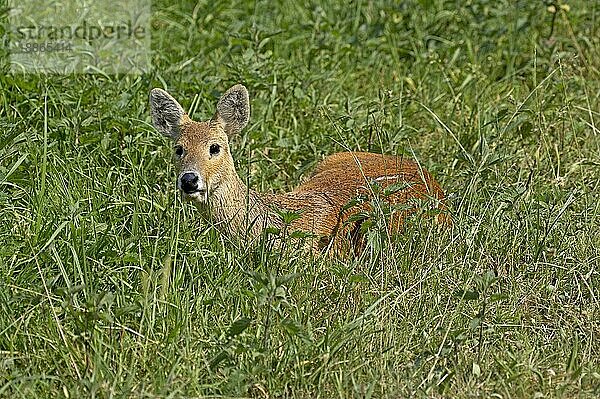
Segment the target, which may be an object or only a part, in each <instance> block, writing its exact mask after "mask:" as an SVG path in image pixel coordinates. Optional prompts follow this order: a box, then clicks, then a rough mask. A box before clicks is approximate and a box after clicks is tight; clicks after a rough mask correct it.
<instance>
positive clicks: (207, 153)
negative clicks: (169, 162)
mask: <svg viewBox="0 0 600 399" xmlns="http://www.w3.org/2000/svg"><path fill="white" fill-rule="evenodd" d="M150 103H151V108H152V117H153V122H154V125H155V126H156V128H157V130H159V131H160V132H162V133H163V134H167V135H169V136H171V137H172V138H173V139H175V140H176V145H175V153H176V157H177V158H178V162H179V167H180V174H179V177H178V179H177V181H178V187H179V188H180V189H181V191H182V192H183V195H184V197H187V198H189V199H192V200H194V201H195V202H196V203H197V204H198V205H199V206H200V207H202V208H205V210H206V211H207V213H208V214H209V216H210V218H211V219H212V221H213V222H214V223H216V225H217V226H218V227H219V228H220V229H221V230H223V231H225V232H228V233H233V234H237V235H243V234H246V233H250V234H251V235H252V236H258V235H260V234H261V232H262V231H263V229H264V228H265V227H267V226H274V227H282V222H281V220H280V218H279V217H278V215H277V213H276V210H277V209H279V210H287V211H293V212H298V213H299V215H300V217H299V218H298V219H296V220H295V221H293V222H292V224H291V226H290V227H291V229H292V230H302V231H305V232H310V233H314V234H315V235H316V236H317V237H319V238H320V239H319V240H315V241H314V243H313V246H312V247H313V249H325V248H326V249H333V251H335V252H340V251H347V250H349V249H352V248H353V247H354V249H356V247H360V246H361V245H362V238H361V237H360V233H359V231H360V223H361V221H360V220H358V221H352V222H348V219H349V218H350V217H351V216H352V215H355V214H356V213H357V212H360V211H364V210H368V209H369V208H370V207H371V203H370V202H368V201H367V202H363V203H359V204H357V205H356V206H353V207H347V206H346V205H347V204H348V203H349V201H351V200H352V199H354V198H356V197H357V196H363V197H366V198H369V197H372V196H373V195H374V192H373V190H372V188H371V184H373V183H375V184H376V185H377V186H378V187H381V188H382V189H384V188H386V187H389V186H390V185H397V186H396V188H397V189H395V190H393V191H392V193H391V194H389V195H387V196H385V198H382V199H383V200H384V201H386V202H387V203H389V204H391V205H407V206H406V207H404V208H405V209H400V210H397V211H394V212H392V214H391V217H390V220H389V221H388V229H389V231H391V232H394V231H398V230H399V229H400V228H401V225H402V221H403V219H404V218H405V217H406V215H407V214H408V213H410V212H412V211H414V210H413V209H411V206H410V202H411V200H413V199H429V200H433V202H434V206H435V207H438V208H439V209H445V208H444V204H443V200H444V193H443V191H442V189H441V188H440V186H439V184H438V183H437V182H436V181H435V180H434V179H433V177H432V176H431V175H430V174H429V172H427V171H426V170H425V169H423V168H421V167H420V166H419V165H418V164H417V163H416V162H414V161H412V160H408V159H405V158H403V157H396V156H387V155H381V154H373V153H366V152H343V153H337V154H333V155H331V156H328V157H327V158H325V159H324V160H323V161H321V162H320V163H319V164H318V165H317V167H316V169H315V171H314V172H313V174H312V175H311V176H310V178H309V179H308V180H307V181H305V182H304V183H303V184H301V185H300V186H298V187H297V188H296V189H295V190H293V191H291V192H289V193H284V194H269V193H258V192H255V191H253V190H250V189H249V188H248V187H247V186H246V185H245V184H244V183H243V182H242V180H241V179H240V178H239V176H238V174H237V172H236V171H235V167H234V164H233V158H232V156H231V153H230V149H229V138H230V136H232V135H233V134H237V133H239V131H240V130H241V129H243V128H244V126H245V125H246V124H247V122H248V119H249V113H250V108H249V100H248V92H247V90H246V88H245V87H244V86H241V85H236V86H233V87H232V88H231V89H229V90H228V91H227V92H226V93H225V94H224V95H223V96H222V97H221V99H220V100H219V103H218V104H217V112H216V114H215V116H214V117H213V118H212V119H211V120H210V121H206V122H194V121H192V120H191V119H190V118H189V117H188V116H187V115H186V114H185V112H184V111H183V108H182V107H181V106H180V105H179V104H178V103H177V101H175V100H174V99H173V98H172V97H171V96H170V95H169V94H168V93H166V92H164V91H162V90H160V89H154V90H152V92H151V95H150ZM398 186H399V187H398ZM438 221H440V222H443V223H449V222H450V220H449V218H448V217H447V216H446V215H444V214H440V215H438Z"/></svg>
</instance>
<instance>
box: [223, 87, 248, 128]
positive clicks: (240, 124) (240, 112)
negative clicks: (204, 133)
mask: <svg viewBox="0 0 600 399" xmlns="http://www.w3.org/2000/svg"><path fill="white" fill-rule="evenodd" d="M214 119H216V120H218V121H220V122H221V123H223V125H224V127H225V132H226V133H227V136H229V137H231V136H232V135H234V134H237V133H239V132H240V131H241V130H242V129H243V128H244V127H246V125H247V124H248V120H250V99H249V97H248V90H246V88H245V87H244V86H243V85H235V86H233V87H231V88H230V89H229V90H227V91H226V92H225V94H223V95H222V96H221V98H220V99H219V102H218V103H217V113H216V115H215V117H214Z"/></svg>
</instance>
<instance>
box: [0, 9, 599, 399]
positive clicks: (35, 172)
mask: <svg viewBox="0 0 600 399" xmlns="http://www.w3.org/2000/svg"><path fill="white" fill-rule="evenodd" d="M175 3H177V4H171V3H170V2H167V1H156V2H155V3H154V4H153V10H152V48H153V56H152V60H153V66H154V68H153V72H151V73H148V74H144V75H139V76H135V75H119V76H116V75H102V74H95V75H85V74H80V75H41V74H40V75H32V74H21V75H18V74H9V73H8V69H9V68H8V64H7V62H6V53H2V57H3V58H2V61H1V63H2V66H0V69H1V70H2V73H0V133H1V134H0V397H10V398H17V397H27V398H34V397H52V398H55V397H70V398H79V397H101V398H103V397H148V398H152V397H215V398H216V397H256V398H277V397H281V398H349V397H356V398H369V397H371V398H401V397H451V398H467V397H496V398H521V397H523V398H553V397H563V398H573V397H589V398H593V397H599V396H600V267H599V264H600V249H599V247H600V122H599V121H600V3H599V2H598V1H586V0H573V1H568V2H567V1H558V2H552V1H546V2H544V1H525V0H521V1H509V0H497V1H491V0H490V1H487V0H473V1H442V0H420V1H416V0H412V1H402V2H394V1H390V2H380V1H372V2H348V1H343V2H342V1H340V2H323V4H318V2H316V1H303V2H302V1H300V2H291V1H290V2H286V1H277V2H266V1H263V2H256V3H252V2H232V3H228V2H221V1H212V2H211V1H199V2H197V3H196V2H195V1H180V2H175ZM396 3H401V4H396ZM0 4H4V3H0ZM3 7H4V8H5V7H6V5H4V6H3ZM0 15H2V17H0V18H3V19H4V20H5V19H6V10H4V11H2V12H0ZM235 83H244V84H245V85H246V86H247V87H248V90H249V91H250V96H251V106H252V116H251V121H250V124H249V126H248V127H247V128H246V129H245V130H244V132H243V134H242V135H241V136H239V137H238V138H237V139H236V140H234V142H233V144H232V145H233V152H234V158H235V159H236V163H237V167H238V172H239V174H240V175H241V176H242V178H243V179H247V180H248V181H249V183H250V185H251V186H253V187H254V188H256V189H258V190H261V191H281V190H289V189H291V188H293V187H294V186H295V185H296V184H298V182H299V181H301V180H302V179H303V178H305V177H306V176H308V174H309V173H310V171H311V169H312V168H313V167H314V166H315V165H316V163H317V162H318V161H319V160H320V159H322V158H323V157H324V156H326V155H328V154H331V153H334V152H337V151H343V150H345V149H352V150H369V151H373V152H383V153H386V154H407V155H410V156H411V157H414V158H416V159H417V160H419V162H420V163H421V164H422V165H424V166H425V167H427V168H428V169H429V170H430V171H431V172H432V173H433V174H434V176H436V178H437V180H438V181H439V182H440V183H441V184H442V186H443V187H444V188H445V190H446V191H447V193H448V194H449V196H450V200H449V206H450V209H451V213H452V216H453V219H454V226H453V228H452V230H451V231H446V232H440V231H438V230H437V229H436V228H434V227H432V226H430V225H428V224H426V223H420V222H419V220H418V219H414V220H412V221H411V223H410V224H409V226H408V227H407V231H406V234H404V235H402V236H400V237H397V238H395V239H393V240H390V239H388V237H385V234H384V233H383V232H381V231H379V230H378V229H377V226H378V225H380V224H379V223H377V215H374V220H375V223H374V225H373V227H372V229H371V230H370V231H369V240H370V244H369V247H368V249H367V251H366V252H365V253H364V254H363V256H361V257H360V258H358V259H321V258H318V257H313V256H310V255H309V254H306V253H304V252H302V251H300V250H297V249H294V248H293V246H292V245H290V247H289V248H288V249H285V250H284V251H283V252H279V251H269V250H268V246H267V245H262V244H258V245H254V246H249V245H246V244H245V243H243V242H239V241H236V240H234V239H230V238H228V237H226V236H223V235H221V234H220V233H219V232H218V231H216V230H215V229H214V228H213V227H211V226H210V225H209V224H207V223H205V222H203V221H202V220H200V219H199V218H198V215H197V212H196V210H195V208H194V207H193V205H191V204H189V203H183V202H182V201H181V199H180V197H179V194H178V192H177V190H176V187H175V178H176V170H175V168H174V167H173V166H172V144H171V143H170V142H169V140H168V139H167V138H164V137H161V136H160V135H159V134H158V133H157V132H156V131H155V130H154V129H153V127H152V126H151V125H150V117H149V109H148V92H149V90H150V89H151V88H152V87H163V88H165V89H167V90H169V91H170V92H171V93H172V94H173V95H174V96H175V97H176V98H177V99H178V100H179V101H180V102H181V103H182V105H183V106H184V107H185V108H186V109H189V112H190V114H192V115H193V117H194V118H195V119H198V120H200V119H206V118H208V117H210V116H211V115H212V113H213V112H214V109H215V105H216V100H217V99H218V97H219V95H220V94H221V93H222V92H223V91H224V90H226V89H227V88H228V87H229V86H230V85H232V84H235Z"/></svg>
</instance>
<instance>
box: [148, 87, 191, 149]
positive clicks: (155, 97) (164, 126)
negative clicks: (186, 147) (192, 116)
mask: <svg viewBox="0 0 600 399" xmlns="http://www.w3.org/2000/svg"><path fill="white" fill-rule="evenodd" d="M150 109H151V112H152V123H153V124H154V127H155V128H156V130H158V131H159V132H161V133H162V134H164V135H165V136H169V137H171V138H172V139H174V140H177V138H178V137H179V126H180V125H181V123H182V122H183V120H184V116H185V111H184V110H183V108H182V107H181V105H179V103H178V102H177V100H175V99H174V98H173V97H171V95H170V94H169V93H167V92H166V91H164V90H162V89H152V91H151V92H150Z"/></svg>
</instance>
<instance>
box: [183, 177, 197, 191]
mask: <svg viewBox="0 0 600 399" xmlns="http://www.w3.org/2000/svg"><path fill="white" fill-rule="evenodd" d="M181 189H182V190H183V191H184V192H185V193H186V194H191V193H194V192H196V191H198V175H197V174H196V173H189V172H188V173H184V174H183V175H181Z"/></svg>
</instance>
